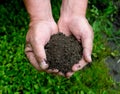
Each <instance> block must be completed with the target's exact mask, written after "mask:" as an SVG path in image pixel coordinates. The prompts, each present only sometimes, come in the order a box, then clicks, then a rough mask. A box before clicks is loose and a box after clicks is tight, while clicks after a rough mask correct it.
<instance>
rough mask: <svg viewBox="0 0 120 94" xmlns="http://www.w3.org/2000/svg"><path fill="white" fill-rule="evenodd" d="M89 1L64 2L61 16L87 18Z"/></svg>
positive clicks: (65, 0)
mask: <svg viewBox="0 0 120 94" xmlns="http://www.w3.org/2000/svg"><path fill="white" fill-rule="evenodd" d="M87 2H88V0H62V7H61V15H69V16H70V15H78V16H85V15H86V9H87Z"/></svg>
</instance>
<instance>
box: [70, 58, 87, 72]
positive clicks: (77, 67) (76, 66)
mask: <svg viewBox="0 0 120 94" xmlns="http://www.w3.org/2000/svg"><path fill="white" fill-rule="evenodd" d="M87 64H88V63H87V62H86V61H85V60H84V58H82V59H81V60H80V61H79V63H78V64H74V66H73V67H72V70H73V71H78V70H81V69H82V68H84V67H85V66H86V65H87Z"/></svg>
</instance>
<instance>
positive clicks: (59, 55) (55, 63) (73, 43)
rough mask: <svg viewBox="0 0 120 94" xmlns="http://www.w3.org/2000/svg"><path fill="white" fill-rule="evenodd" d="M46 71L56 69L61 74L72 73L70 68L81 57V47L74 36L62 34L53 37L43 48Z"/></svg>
mask: <svg viewBox="0 0 120 94" xmlns="http://www.w3.org/2000/svg"><path fill="white" fill-rule="evenodd" d="M45 50H46V56H47V63H48V64H49V68H48V69H58V70H59V71H61V72H62V73H64V74H66V73H67V72H70V71H72V66H73V65H74V64H76V63H78V62H79V60H80V59H81V57H82V50H83V49H82V45H81V44H80V43H79V42H78V41H77V40H76V38H75V37H74V36H72V35H71V36H65V35H64V34H62V33H58V34H56V35H53V36H52V37H51V39H50V41H49V43H48V44H47V45H46V46H45Z"/></svg>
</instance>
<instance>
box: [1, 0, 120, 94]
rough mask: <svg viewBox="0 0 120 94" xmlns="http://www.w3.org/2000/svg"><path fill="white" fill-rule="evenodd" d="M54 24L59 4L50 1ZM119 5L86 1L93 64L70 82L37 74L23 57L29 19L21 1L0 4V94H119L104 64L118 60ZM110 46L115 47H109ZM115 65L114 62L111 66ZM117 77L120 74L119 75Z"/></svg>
mask: <svg viewBox="0 0 120 94" xmlns="http://www.w3.org/2000/svg"><path fill="white" fill-rule="evenodd" d="M51 4H52V10H53V16H54V18H55V20H56V22H57V20H58V19H59V11H60V5H61V0H51ZM119 15H120V1H119V0H109V1H108V0H89V3H88V10H87V19H88V20H89V22H90V24H91V26H92V27H93V30H94V34H95V39H94V48H93V53H92V57H93V62H92V64H91V65H90V66H87V67H86V68H84V69H83V70H80V71H78V72H76V73H75V74H74V75H73V76H72V77H71V78H70V79H67V78H64V77H60V76H53V75H51V74H47V73H40V72H38V71H37V70H35V69H34V67H33V66H32V65H31V64H30V63H29V61H28V60H27V58H26V56H25V54H24V48H25V36H26V33H27V30H28V24H29V16H28V14H27V12H26V10H25V7H24V4H23V1H22V0H3V2H2V3H1V4H0V94H120V83H119V82H116V81H115V80H114V79H113V77H112V76H111V75H110V72H109V70H110V69H109V68H108V67H107V65H106V63H105V60H106V58H107V57H108V56H110V57H113V58H115V57H120V54H119V49H120V28H119V27H120V18H119ZM109 43H114V44H112V46H113V47H114V49H113V48H112V47H111V46H110V45H109ZM113 63H114V62H113ZM119 74H120V73H119Z"/></svg>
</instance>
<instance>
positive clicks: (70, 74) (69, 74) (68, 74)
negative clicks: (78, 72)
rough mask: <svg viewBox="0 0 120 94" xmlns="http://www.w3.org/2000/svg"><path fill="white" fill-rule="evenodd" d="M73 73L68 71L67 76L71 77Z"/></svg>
mask: <svg viewBox="0 0 120 94" xmlns="http://www.w3.org/2000/svg"><path fill="white" fill-rule="evenodd" d="M73 74H74V72H68V73H66V77H67V78H70V77H71V76H72V75H73Z"/></svg>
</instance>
